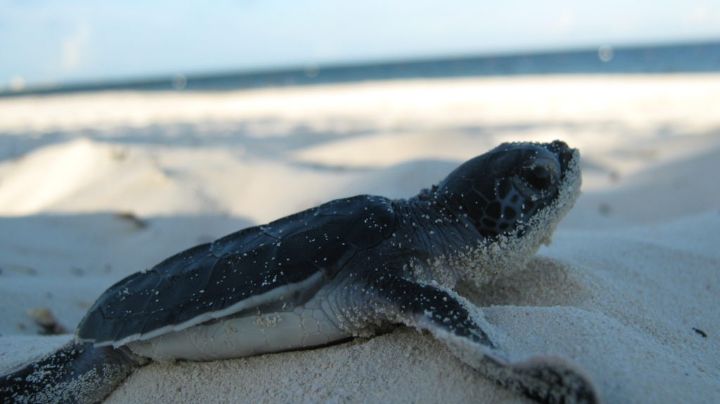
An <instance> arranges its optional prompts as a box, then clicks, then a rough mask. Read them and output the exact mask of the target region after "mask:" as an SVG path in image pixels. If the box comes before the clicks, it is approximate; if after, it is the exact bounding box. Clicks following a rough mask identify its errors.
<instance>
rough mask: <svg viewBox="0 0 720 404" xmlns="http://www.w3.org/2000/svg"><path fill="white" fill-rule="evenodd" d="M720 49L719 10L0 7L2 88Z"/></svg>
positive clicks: (311, 2)
mask: <svg viewBox="0 0 720 404" xmlns="http://www.w3.org/2000/svg"><path fill="white" fill-rule="evenodd" d="M708 39H710V40H712V39H720V0H705V1H687V0H655V1H650V0H639V1H619V0H602V1H601V0H594V1H583V0H575V1H571V0H543V1H536V0H504V1H489V0H484V1H483V0H441V1H425V0H395V1H392V0H362V1H351V2H342V1H330V0H323V1H321V0H235V1H224V0H217V1H214V2H207V1H201V0H186V1H172V0H160V1H139V0H126V1H114V2H110V1H98V0H64V1H51V0H0V88H4V87H22V86H24V85H36V84H48V83H62V82H83V81H97V80H106V79H129V78H139V77H147V76H154V75H173V74H186V75H187V74H193V73H207V72H215V71H218V72H220V71H234V70H254V69H266V68H278V67H290V66H292V67H295V66H313V65H318V64H328V63H353V62H362V61H376V60H397V59H406V58H417V57H433V56H455V55H466V54H497V53H506V52H511V53H512V52H522V51H538V50H544V49H563V48H577V47H597V46H602V45H612V46H617V45H623V44H645V43H667V42H684V41H693V40H708Z"/></svg>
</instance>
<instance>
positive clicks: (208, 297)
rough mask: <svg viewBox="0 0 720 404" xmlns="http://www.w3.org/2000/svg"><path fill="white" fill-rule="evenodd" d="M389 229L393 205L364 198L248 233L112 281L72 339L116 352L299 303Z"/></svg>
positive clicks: (392, 224)
mask: <svg viewBox="0 0 720 404" xmlns="http://www.w3.org/2000/svg"><path fill="white" fill-rule="evenodd" d="M394 228H395V212H394V210H393V207H392V204H391V201H390V200H389V199H387V198H383V197H377V196H368V195H359V196H355V197H352V198H346V199H338V200H334V201H331V202H328V203H325V204H323V205H320V206H318V207H315V208H311V209H308V210H305V211H302V212H299V213H296V214H293V215H291V216H287V217H284V218H282V219H278V220H276V221H274V222H271V223H269V224H267V225H261V226H255V227H250V228H246V229H244V230H241V231H238V232H236V233H233V234H230V235H228V236H225V237H223V238H220V239H218V240H216V241H214V242H212V243H207V244H202V245H198V246H196V247H193V248H190V249H188V250H186V251H183V252H181V253H178V254H176V255H174V256H172V257H170V258H167V259H166V260H164V261H162V262H161V263H159V264H157V265H156V266H154V267H152V268H151V269H149V270H146V271H142V272H138V273H135V274H132V275H130V276H128V277H126V278H125V279H122V280H121V281H119V282H117V283H116V284H114V285H113V286H111V287H110V288H109V289H108V290H106V291H105V292H104V293H103V294H102V295H101V296H100V297H99V298H98V300H97V301H96V302H95V303H94V304H93V306H92V307H91V308H90V310H89V311H88V313H87V314H86V315H85V317H84V318H83V320H82V321H81V322H80V325H79V326H78V330H77V336H78V339H79V340H82V341H91V342H94V343H95V344H96V345H98V346H103V345H114V346H120V345H124V344H126V343H129V342H132V341H138V340H146V339H150V338H153V337H156V336H159V335H163V334H165V333H168V332H173V331H179V330H182V329H186V328H188V327H192V326H194V325H197V324H201V323H203V322H206V321H211V320H214V319H218V318H223V317H226V316H230V315H232V314H234V313H237V312H239V311H242V310H247V309H252V308H254V307H258V306H261V305H266V304H274V303H279V304H282V303H284V302H288V303H290V304H292V305H296V304H299V303H302V301H304V300H307V299H309V298H310V297H312V295H313V294H314V292H315V290H317V289H318V288H319V287H320V286H322V284H324V282H327V281H328V280H330V279H332V278H333V277H335V275H337V273H338V272H339V271H341V270H342V269H343V268H344V267H346V266H347V265H348V263H349V262H350V261H351V260H352V259H353V257H354V256H355V255H356V254H357V253H358V252H359V251H363V250H366V249H368V248H371V247H373V246H375V245H377V244H379V243H381V242H382V241H383V240H385V239H386V238H388V237H390V235H391V234H392V233H393V231H394ZM308 288H313V289H314V290H310V291H308V290H306V289H308ZM278 291H280V292H278ZM274 292H276V293H274Z"/></svg>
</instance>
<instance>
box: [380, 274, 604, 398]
mask: <svg viewBox="0 0 720 404" xmlns="http://www.w3.org/2000/svg"><path fill="white" fill-rule="evenodd" d="M370 290H372V291H373V293H375V294H376V297H377V298H379V301H380V302H382V303H380V304H387V305H388V306H389V309H385V310H380V311H379V312H381V313H387V314H385V315H387V316H388V317H389V318H385V319H384V320H388V321H393V322H401V323H404V324H405V325H408V326H410V327H414V328H417V329H420V330H426V331H429V332H430V333H431V334H432V335H433V336H434V337H435V338H437V339H438V340H440V341H442V342H443V343H445V344H446V345H447V346H448V348H449V349H450V350H451V351H452V352H453V354H455V355H456V356H457V357H458V358H459V359H460V360H462V361H463V362H465V363H467V364H468V365H470V366H472V367H473V368H475V369H477V370H478V371H480V372H481V373H483V375H484V376H486V377H488V378H490V379H492V380H494V381H496V382H497V383H499V384H500V385H503V386H505V387H508V388H510V389H512V390H515V391H517V392H519V393H521V394H523V395H525V396H526V397H528V398H531V399H533V400H535V401H538V402H543V403H588V404H590V403H597V402H598V399H597V395H596V393H595V389H594V387H593V385H592V383H591V382H590V381H589V380H588V378H587V377H586V376H584V375H583V374H582V373H581V372H580V371H578V370H577V369H575V368H574V367H573V366H572V365H570V364H569V363H567V362H566V361H564V360H562V359H560V358H554V357H535V358H531V359H530V360H527V361H524V362H518V363H516V362H511V361H510V360H508V359H507V355H506V354H505V353H503V352H502V351H501V350H500V349H499V347H498V346H497V344H496V343H495V342H493V340H492V335H493V332H492V329H491V326H490V324H488V323H487V321H485V319H484V318H483V316H482V313H481V312H480V309H479V308H478V307H476V306H475V305H473V304H472V303H470V302H469V301H467V300H466V299H464V298H462V297H461V296H459V295H458V294H457V293H455V292H453V291H452V290H449V289H445V288H443V287H440V286H434V285H425V284H419V283H415V282H412V281H408V280H406V279H402V278H398V277H392V278H389V277H388V276H384V277H383V279H382V282H375V283H374V284H373V287H372V288H370Z"/></svg>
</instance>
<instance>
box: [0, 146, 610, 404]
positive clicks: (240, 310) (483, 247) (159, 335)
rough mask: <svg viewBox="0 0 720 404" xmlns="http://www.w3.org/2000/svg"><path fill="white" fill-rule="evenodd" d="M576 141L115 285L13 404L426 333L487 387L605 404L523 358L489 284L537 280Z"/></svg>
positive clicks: (96, 393) (40, 364)
mask: <svg viewBox="0 0 720 404" xmlns="http://www.w3.org/2000/svg"><path fill="white" fill-rule="evenodd" d="M579 158H580V157H579V153H578V152H577V151H576V150H574V149H571V148H569V147H568V146H567V145H566V144H565V143H563V142H561V141H554V142H552V143H546V144H541V143H505V144H502V145H500V146H498V147H496V148H495V149H493V150H491V151H489V152H488V153H485V154H483V155H481V156H478V157H475V158H473V159H472V160H469V161H467V162H465V163H464V164H462V165H461V166H460V167H458V168H457V169H456V170H455V171H453V172H452V173H450V175H448V176H447V178H445V179H444V180H443V181H442V182H440V183H439V184H438V185H436V186H433V187H432V188H430V189H426V190H423V191H421V192H420V193H419V194H418V195H416V196H415V197H412V198H410V199H407V200H404V199H401V200H390V199H387V198H383V197H380V196H368V195H360V196H355V197H351V198H345V199H338V200H334V201H330V202H328V203H325V204H323V205H320V206H317V207H315V208H312V209H308V210H305V211H303V212H299V213H296V214H294V215H290V216H288V217H284V218H282V219H278V220H276V221H274V222H271V223H268V224H265V225H261V226H255V227H250V228H247V229H244V230H241V231H239V232H237V233H233V234H230V235H228V236H225V237H223V238H220V239H218V240H216V241H214V242H212V243H208V244H202V245H199V246H196V247H194V248H191V249H189V250H186V251H183V252H181V253H179V254H177V255H174V256H172V257H170V258H168V259H166V260H165V261H163V262H161V263H159V264H158V265H156V266H154V267H153V268H151V269H149V270H146V271H142V272H138V273H135V274H133V275H130V276H128V277H127V278H125V279H123V280H121V281H119V282H118V283H116V284H115V285H113V286H111V287H110V288H109V289H108V290H107V291H105V293H103V294H102V295H101V296H100V298H99V299H98V300H97V301H96V302H95V304H94V305H93V306H92V307H91V308H90V310H89V311H88V313H87V314H86V315H85V317H84V318H83V320H82V321H81V322H80V325H79V326H78V329H77V336H76V338H75V341H73V342H71V343H69V344H68V345H66V346H65V347H63V348H61V349H60V350H59V351H57V352H55V353H53V354H50V355H49V356H47V357H45V358H43V359H41V360H39V361H37V362H34V363H31V364H29V365H26V366H25V367H23V368H21V369H19V370H16V371H14V372H13V373H11V374H8V375H5V376H2V377H1V378H0V398H2V401H3V402H11V401H17V402H21V401H32V402H38V401H41V402H42V401H49V402H57V401H68V402H96V401H99V400H102V399H103V398H104V397H106V396H107V395H108V394H109V393H110V392H111V391H112V390H113V389H114V388H115V387H117V386H118V385H119V384H120V383H121V382H122V381H123V380H124V379H125V378H126V377H127V376H128V375H129V374H130V373H131V372H132V371H133V370H134V369H135V368H137V367H139V366H141V365H143V364H145V363H147V362H148V361H149V360H156V361H168V360H176V359H186V360H196V361H204V360H216V359H226V358H237V357H242V356H248V355H256V354H262V353H268V352H279V351H285V350H290V349H300V348H305V347H312V346H318V345H324V344H327V343H330V342H333V341H340V340H345V339H347V338H351V337H353V336H369V335H372V334H375V333H377V332H380V331H382V330H385V329H387V325H390V324H404V325H407V326H410V327H415V328H417V329H420V330H427V331H429V332H430V333H431V334H432V335H433V336H435V337H436V338H437V339H439V340H440V341H442V342H443V343H445V344H447V346H448V347H449V348H450V349H451V351H452V352H453V353H455V354H456V355H457V356H458V357H459V359H461V360H462V361H464V362H465V363H467V364H469V365H471V366H472V367H474V368H476V369H477V370H478V371H480V372H481V373H482V374H484V375H485V376H487V377H489V378H491V379H493V380H495V381H497V382H498V383H500V384H502V385H504V386H507V387H508V388H510V389H513V390H515V391H517V392H519V393H522V394H524V395H526V396H527V397H530V398H532V399H535V400H538V401H542V402H558V403H559V402H595V401H596V395H595V392H594V389H593V387H592V385H591V384H590V383H589V382H588V380H587V379H586V378H585V377H584V376H583V375H582V374H581V373H580V372H578V371H577V370H575V369H574V368H573V367H572V366H570V365H568V364H566V363H565V362H563V361H562V360H559V359H555V358H547V357H538V358H534V359H531V360H529V361H525V362H522V363H517V362H512V361H510V360H509V359H508V357H507V355H506V354H505V353H504V352H502V351H501V349H500V347H499V346H498V345H497V342H496V339H494V338H493V334H494V331H493V329H492V328H491V326H490V325H489V324H488V322H487V321H486V320H485V319H484V318H483V315H482V313H481V311H480V309H479V308H478V307H476V306H475V305H473V304H472V303H470V302H469V301H468V300H466V299H465V298H463V297H462V296H460V295H458V293H457V292H456V291H455V288H456V287H457V286H459V285H461V284H462V285H464V286H465V287H469V288H478V287H479V286H481V285H483V284H487V283H489V282H493V280H494V279H496V278H497V277H499V276H505V275H507V274H508V273H510V272H511V271H515V270H518V269H521V268H523V266H524V265H525V263H526V262H527V260H528V259H529V258H530V257H531V256H532V255H533V254H534V253H535V252H536V251H537V249H538V248H539V247H540V245H541V244H543V243H548V242H549V240H550V236H551V234H552V232H553V230H554V229H555V227H556V225H557V223H558V221H559V220H560V219H561V218H562V217H563V216H564V215H565V214H566V213H567V211H568V210H569V209H570V208H571V207H572V205H573V204H574V202H575V199H576V198H577V196H578V194H579V192H580V191H579V190H580V182H581V180H580V168H579Z"/></svg>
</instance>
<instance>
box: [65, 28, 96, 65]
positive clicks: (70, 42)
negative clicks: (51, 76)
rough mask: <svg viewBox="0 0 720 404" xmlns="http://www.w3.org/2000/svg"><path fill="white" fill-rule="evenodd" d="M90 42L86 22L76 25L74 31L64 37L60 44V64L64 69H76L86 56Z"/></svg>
mask: <svg viewBox="0 0 720 404" xmlns="http://www.w3.org/2000/svg"><path fill="white" fill-rule="evenodd" d="M89 43H90V26H89V25H88V24H86V23H80V24H78V25H77V27H76V29H75V31H74V32H73V33H72V34H70V35H69V36H67V37H66V38H64V39H63V40H62V42H61V44H60V46H61V61H60V64H61V66H62V68H63V70H65V71H72V70H77V69H78V68H79V67H81V66H82V64H83V62H84V61H85V59H86V58H87V50H88V45H89Z"/></svg>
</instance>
